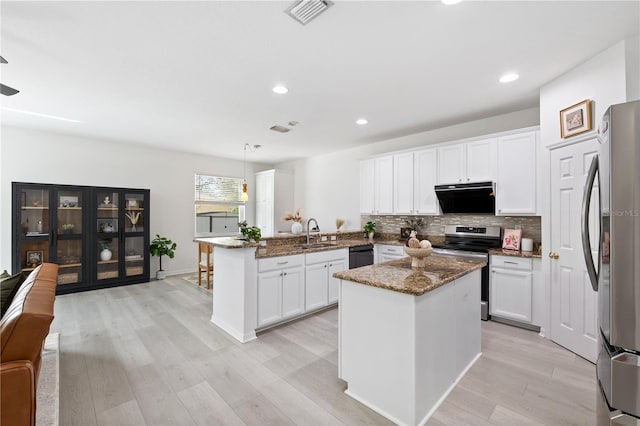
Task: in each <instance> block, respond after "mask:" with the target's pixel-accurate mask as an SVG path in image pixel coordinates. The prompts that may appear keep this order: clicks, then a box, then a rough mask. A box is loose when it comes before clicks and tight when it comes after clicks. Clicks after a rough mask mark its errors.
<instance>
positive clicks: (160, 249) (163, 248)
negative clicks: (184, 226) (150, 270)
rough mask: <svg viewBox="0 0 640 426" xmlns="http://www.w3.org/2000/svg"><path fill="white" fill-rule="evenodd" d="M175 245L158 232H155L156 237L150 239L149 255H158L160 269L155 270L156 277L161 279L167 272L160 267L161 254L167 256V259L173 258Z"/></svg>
mask: <svg viewBox="0 0 640 426" xmlns="http://www.w3.org/2000/svg"><path fill="white" fill-rule="evenodd" d="M176 247H177V246H176V243H174V242H173V241H171V240H170V239H168V238H167V237H161V236H160V235H159V234H156V237H155V238H154V239H153V241H151V245H150V246H149V253H151V256H160V269H159V270H158V272H156V278H157V279H159V280H163V279H164V278H165V277H166V276H167V273H166V272H165V271H164V269H162V256H169V259H173V257H174V256H175V250H176Z"/></svg>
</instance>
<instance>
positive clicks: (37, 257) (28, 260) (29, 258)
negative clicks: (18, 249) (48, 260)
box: [25, 250, 44, 268]
mask: <svg viewBox="0 0 640 426" xmlns="http://www.w3.org/2000/svg"><path fill="white" fill-rule="evenodd" d="M43 259H44V250H27V252H26V254H25V264H26V265H27V266H30V267H32V268H35V267H37V266H38V265H40V264H41V263H42V260H43Z"/></svg>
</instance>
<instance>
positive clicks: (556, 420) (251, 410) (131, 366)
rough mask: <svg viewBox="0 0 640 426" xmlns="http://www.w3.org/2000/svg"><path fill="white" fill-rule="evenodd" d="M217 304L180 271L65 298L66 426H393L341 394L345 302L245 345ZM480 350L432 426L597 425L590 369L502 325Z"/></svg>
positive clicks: (491, 329)
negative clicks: (216, 311) (225, 324)
mask: <svg viewBox="0 0 640 426" xmlns="http://www.w3.org/2000/svg"><path fill="white" fill-rule="evenodd" d="M211 305H212V304H211V295H210V294H209V293H207V292H206V291H204V290H202V289H199V288H197V287H195V286H193V285H191V284H189V283H187V282H186V281H184V280H182V279H180V278H175V277H172V278H168V279H166V280H164V281H154V282H151V283H146V284H139V285H133V286H127V287H118V288H113V289H107V290H98V291H92V292H86V293H77V294H70V295H64V296H58V297H57V298H56V304H55V315H56V318H55V320H54V323H53V325H52V331H53V332H59V333H60V425H65V426H66V425H82V426H88V425H95V424H101V425H127V424H133V425H143V424H148V425H191V424H198V425H223V424H224V425H227V424H228V425H236V424H247V425H291V424H298V425H321V424H322V425H324V424H348V425H351V424H376V425H378V424H389V422H388V421H387V420H386V419H384V418H383V417H381V416H379V415H378V414H376V413H375V412H373V411H371V410H370V409H368V408H366V407H365V406H363V405H362V404H360V403H358V402H356V401H355V400H353V399H351V398H349V397H348V396H346V395H345V394H344V393H343V390H344V389H345V383H344V382H342V381H340V380H338V379H337V326H338V324H337V323H338V319H337V317H338V316H337V310H336V309H332V310H329V311H325V312H323V313H320V314H318V315H315V316H312V317H309V318H307V319H304V320H301V321H298V322H295V323H292V324H290V325H287V326H283V327H280V328H277V329H275V330H272V331H269V332H265V333H263V334H262V335H260V337H259V338H258V339H257V340H255V341H253V342H250V343H246V344H244V345H242V344H240V343H237V342H236V341H235V340H232V339H231V338H229V337H227V336H226V335H225V334H224V333H223V332H221V331H219V330H218V329H217V328H216V327H215V326H214V325H213V324H211V323H210V322H209V319H210V316H211ZM482 347H483V356H482V357H481V358H480V360H479V361H478V362H477V363H476V364H475V366H474V367H473V368H472V369H471V370H470V371H469V372H468V373H467V375H466V376H465V377H464V379H463V380H462V381H461V383H460V384H459V385H458V386H457V387H456V388H455V390H454V391H453V393H452V394H451V395H450V396H449V397H448V398H447V400H446V401H445V402H444V403H443V405H441V406H440V408H439V409H438V410H437V412H436V413H435V414H434V416H433V417H432V418H431V420H430V421H429V424H430V425H440V424H447V425H463V424H469V425H484V424H503V425H516V424H523V425H524V424H546V425H564V424H577V425H579V424H594V423H595V414H594V411H595V409H594V407H595V397H596V393H595V392H596V391H595V390H596V388H595V367H594V366H593V365H592V364H590V363H589V362H587V361H585V360H583V359H581V358H579V357H577V356H575V355H573V354H572V353H570V352H568V351H567V350H565V349H563V348H561V347H559V346H557V345H555V344H554V343H552V342H550V341H548V340H545V339H542V338H540V337H539V336H537V334H536V333H533V332H530V331H526V330H521V329H518V328H514V327H510V326H506V325H502V324H498V323H494V322H488V323H487V322H483V323H482ZM441 349H442V348H438V349H437V350H441ZM372 374H375V372H372Z"/></svg>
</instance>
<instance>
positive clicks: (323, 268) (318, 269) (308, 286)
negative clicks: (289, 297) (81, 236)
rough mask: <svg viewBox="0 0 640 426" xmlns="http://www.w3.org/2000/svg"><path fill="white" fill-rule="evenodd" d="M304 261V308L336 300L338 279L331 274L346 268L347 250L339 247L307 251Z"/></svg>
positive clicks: (312, 308) (313, 307)
mask: <svg viewBox="0 0 640 426" xmlns="http://www.w3.org/2000/svg"><path fill="white" fill-rule="evenodd" d="M305 262H306V268H305V272H306V273H305V275H306V277H305V310H306V311H312V310H315V309H318V308H322V307H324V306H327V305H329V304H331V303H334V302H337V301H338V296H339V295H338V292H339V282H340V280H336V279H335V278H333V274H334V273H336V272H340V271H344V270H346V269H348V267H349V266H348V265H349V252H348V251H347V250H346V249H341V250H330V251H324V252H318V253H308V254H307V255H306V260H305Z"/></svg>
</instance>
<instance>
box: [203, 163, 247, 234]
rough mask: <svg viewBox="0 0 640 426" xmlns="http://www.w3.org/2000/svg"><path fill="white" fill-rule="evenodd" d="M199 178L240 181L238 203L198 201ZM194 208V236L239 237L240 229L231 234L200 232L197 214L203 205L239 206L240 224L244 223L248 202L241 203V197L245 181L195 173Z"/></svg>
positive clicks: (213, 200)
mask: <svg viewBox="0 0 640 426" xmlns="http://www.w3.org/2000/svg"><path fill="white" fill-rule="evenodd" d="M198 176H206V177H215V178H229V179H234V180H237V181H238V185H239V189H238V201H219V200H215V199H205V200H200V199H197V198H196V197H197V195H196V192H197V191H196V187H195V185H196V179H197V177H198ZM193 182H194V188H193V189H194V206H193V213H194V235H195V236H196V237H222V236H230V235H238V233H239V232H240V228H239V227H237V228H233V230H232V231H230V232H213V231H211V232H200V231H198V213H197V207H198V206H201V205H210V204H215V205H220V206H237V207H238V222H242V221H244V220H245V219H246V202H244V201H240V199H239V195H240V193H241V192H242V183H243V179H241V178H236V177H228V176H219V175H211V174H204V173H195V174H194V180H193Z"/></svg>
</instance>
